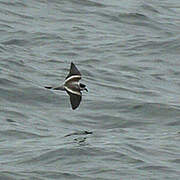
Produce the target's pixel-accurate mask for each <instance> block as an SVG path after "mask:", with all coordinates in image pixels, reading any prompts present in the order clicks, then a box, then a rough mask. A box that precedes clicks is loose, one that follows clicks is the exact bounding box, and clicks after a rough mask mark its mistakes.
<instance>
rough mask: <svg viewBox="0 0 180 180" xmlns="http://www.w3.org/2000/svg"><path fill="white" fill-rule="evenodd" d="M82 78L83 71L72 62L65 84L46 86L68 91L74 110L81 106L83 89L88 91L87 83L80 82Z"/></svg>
mask: <svg viewBox="0 0 180 180" xmlns="http://www.w3.org/2000/svg"><path fill="white" fill-rule="evenodd" d="M80 79H81V73H80V72H79V70H78V69H77V67H76V66H75V65H74V63H73V62H71V67H70V72H69V74H68V76H67V77H66V79H65V81H64V83H63V85H62V86H59V87H54V88H53V87H48V86H46V87H45V88H47V89H52V90H62V91H66V92H67V93H68V95H69V96H70V102H71V107H72V109H73V110H74V109H76V108H77V107H78V106H79V104H80V102H81V100H82V93H81V91H83V90H86V91H87V92H88V90H87V88H86V85H84V84H82V83H80V82H79V80H80Z"/></svg>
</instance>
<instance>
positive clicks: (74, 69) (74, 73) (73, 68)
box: [66, 62, 81, 79]
mask: <svg viewBox="0 0 180 180" xmlns="http://www.w3.org/2000/svg"><path fill="white" fill-rule="evenodd" d="M71 76H79V77H80V76H81V73H80V72H79V70H78V69H77V67H76V66H75V65H74V63H73V62H71V67H70V72H69V74H68V76H67V77H66V79H68V78H69V77H71Z"/></svg>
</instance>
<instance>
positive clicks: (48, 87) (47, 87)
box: [45, 86, 53, 89]
mask: <svg viewBox="0 0 180 180" xmlns="http://www.w3.org/2000/svg"><path fill="white" fill-rule="evenodd" d="M45 88H46V89H52V88H53V87H50V86H45Z"/></svg>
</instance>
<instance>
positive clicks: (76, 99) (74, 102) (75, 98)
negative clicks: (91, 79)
mask: <svg viewBox="0 0 180 180" xmlns="http://www.w3.org/2000/svg"><path fill="white" fill-rule="evenodd" d="M66 92H67V93H68V94H69V96H70V102H71V107H72V109H73V110H74V109H76V108H77V107H78V106H79V104H80V102H81V99H82V95H81V92H80V95H77V94H73V93H71V92H69V91H68V90H67V89H66Z"/></svg>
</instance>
